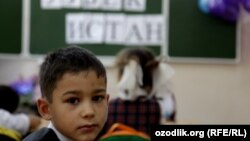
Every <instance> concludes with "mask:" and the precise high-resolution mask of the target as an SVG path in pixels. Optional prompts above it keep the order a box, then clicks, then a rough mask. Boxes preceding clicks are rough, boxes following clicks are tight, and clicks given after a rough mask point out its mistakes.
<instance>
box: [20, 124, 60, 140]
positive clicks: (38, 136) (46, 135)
mask: <svg viewBox="0 0 250 141" xmlns="http://www.w3.org/2000/svg"><path fill="white" fill-rule="evenodd" d="M23 141H60V140H59V139H58V137H57V136H56V133H55V132H54V131H53V130H52V129H50V128H46V127H44V128H42V129H40V130H38V131H35V132H33V133H31V134H30V135H28V136H26V137H25V138H24V139H23Z"/></svg>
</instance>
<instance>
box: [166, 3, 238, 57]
mask: <svg viewBox="0 0 250 141" xmlns="http://www.w3.org/2000/svg"><path fill="white" fill-rule="evenodd" d="M169 8H170V9H169V19H168V20H169V45H168V49H167V54H168V56H169V58H186V59H188V58H197V59H199V58H204V59H229V60H235V59H237V45H236V23H229V22H228V21H223V20H222V19H219V18H216V17H213V16H212V15H210V14H205V13H203V12H202V11H201V10H200V9H199V7H198V0H170V5H169Z"/></svg>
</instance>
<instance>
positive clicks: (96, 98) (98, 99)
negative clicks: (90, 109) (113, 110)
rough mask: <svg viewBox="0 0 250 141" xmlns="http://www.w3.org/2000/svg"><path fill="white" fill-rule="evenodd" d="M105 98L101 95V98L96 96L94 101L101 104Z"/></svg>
mask: <svg viewBox="0 0 250 141" xmlns="http://www.w3.org/2000/svg"><path fill="white" fill-rule="evenodd" d="M104 98H105V96H102V95H99V96H94V97H93V98H92V100H93V101H95V102H101V101H102V100H103V99H104Z"/></svg>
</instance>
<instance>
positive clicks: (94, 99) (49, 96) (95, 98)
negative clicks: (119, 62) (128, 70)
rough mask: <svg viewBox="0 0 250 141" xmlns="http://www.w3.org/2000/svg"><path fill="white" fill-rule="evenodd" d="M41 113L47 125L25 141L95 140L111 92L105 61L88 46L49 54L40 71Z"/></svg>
mask: <svg viewBox="0 0 250 141" xmlns="http://www.w3.org/2000/svg"><path fill="white" fill-rule="evenodd" d="M39 78H40V87H41V92H42V98H40V99H39V100H38V101H37V106H38V110H39V113H40V114H41V115H42V117H43V118H44V119H46V120H50V124H49V125H48V128H43V129H41V130H39V131H37V132H34V133H32V134H31V135H29V136H28V137H26V138H25V139H24V141H45V140H46V141H49V140H51V141H52V140H53V141H93V140H95V139H96V137H97V135H98V134H99V132H100V131H101V130H102V128H103V126H104V124H105V122H106V120H107V113H108V99H109V95H108V94H107V93H106V84H107V76H106V71H105V68H104V66H103V64H102V63H101V62H100V61H99V60H98V59H97V58H96V57H95V56H94V54H93V53H91V52H89V51H88V50H86V49H83V48H80V47H77V46H69V47H67V48H62V49H59V50H57V51H55V52H53V53H51V54H49V55H48V56H47V57H46V58H45V61H44V62H43V64H42V65H41V68H40V73H39Z"/></svg>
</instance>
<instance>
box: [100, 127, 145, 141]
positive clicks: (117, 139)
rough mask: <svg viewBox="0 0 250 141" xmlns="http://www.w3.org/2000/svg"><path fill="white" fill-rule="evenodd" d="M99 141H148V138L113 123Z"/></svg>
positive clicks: (134, 130)
mask: <svg viewBox="0 0 250 141" xmlns="http://www.w3.org/2000/svg"><path fill="white" fill-rule="evenodd" d="M99 141H150V137H149V136H148V135H147V134H145V133H143V132H140V131H138V130H136V129H134V128H132V127H130V126H127V125H124V124H122V123H114V124H113V125H112V126H111V127H110V129H109V130H108V132H107V133H106V134H104V135H103V136H102V137H101V138H100V140H99Z"/></svg>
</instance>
